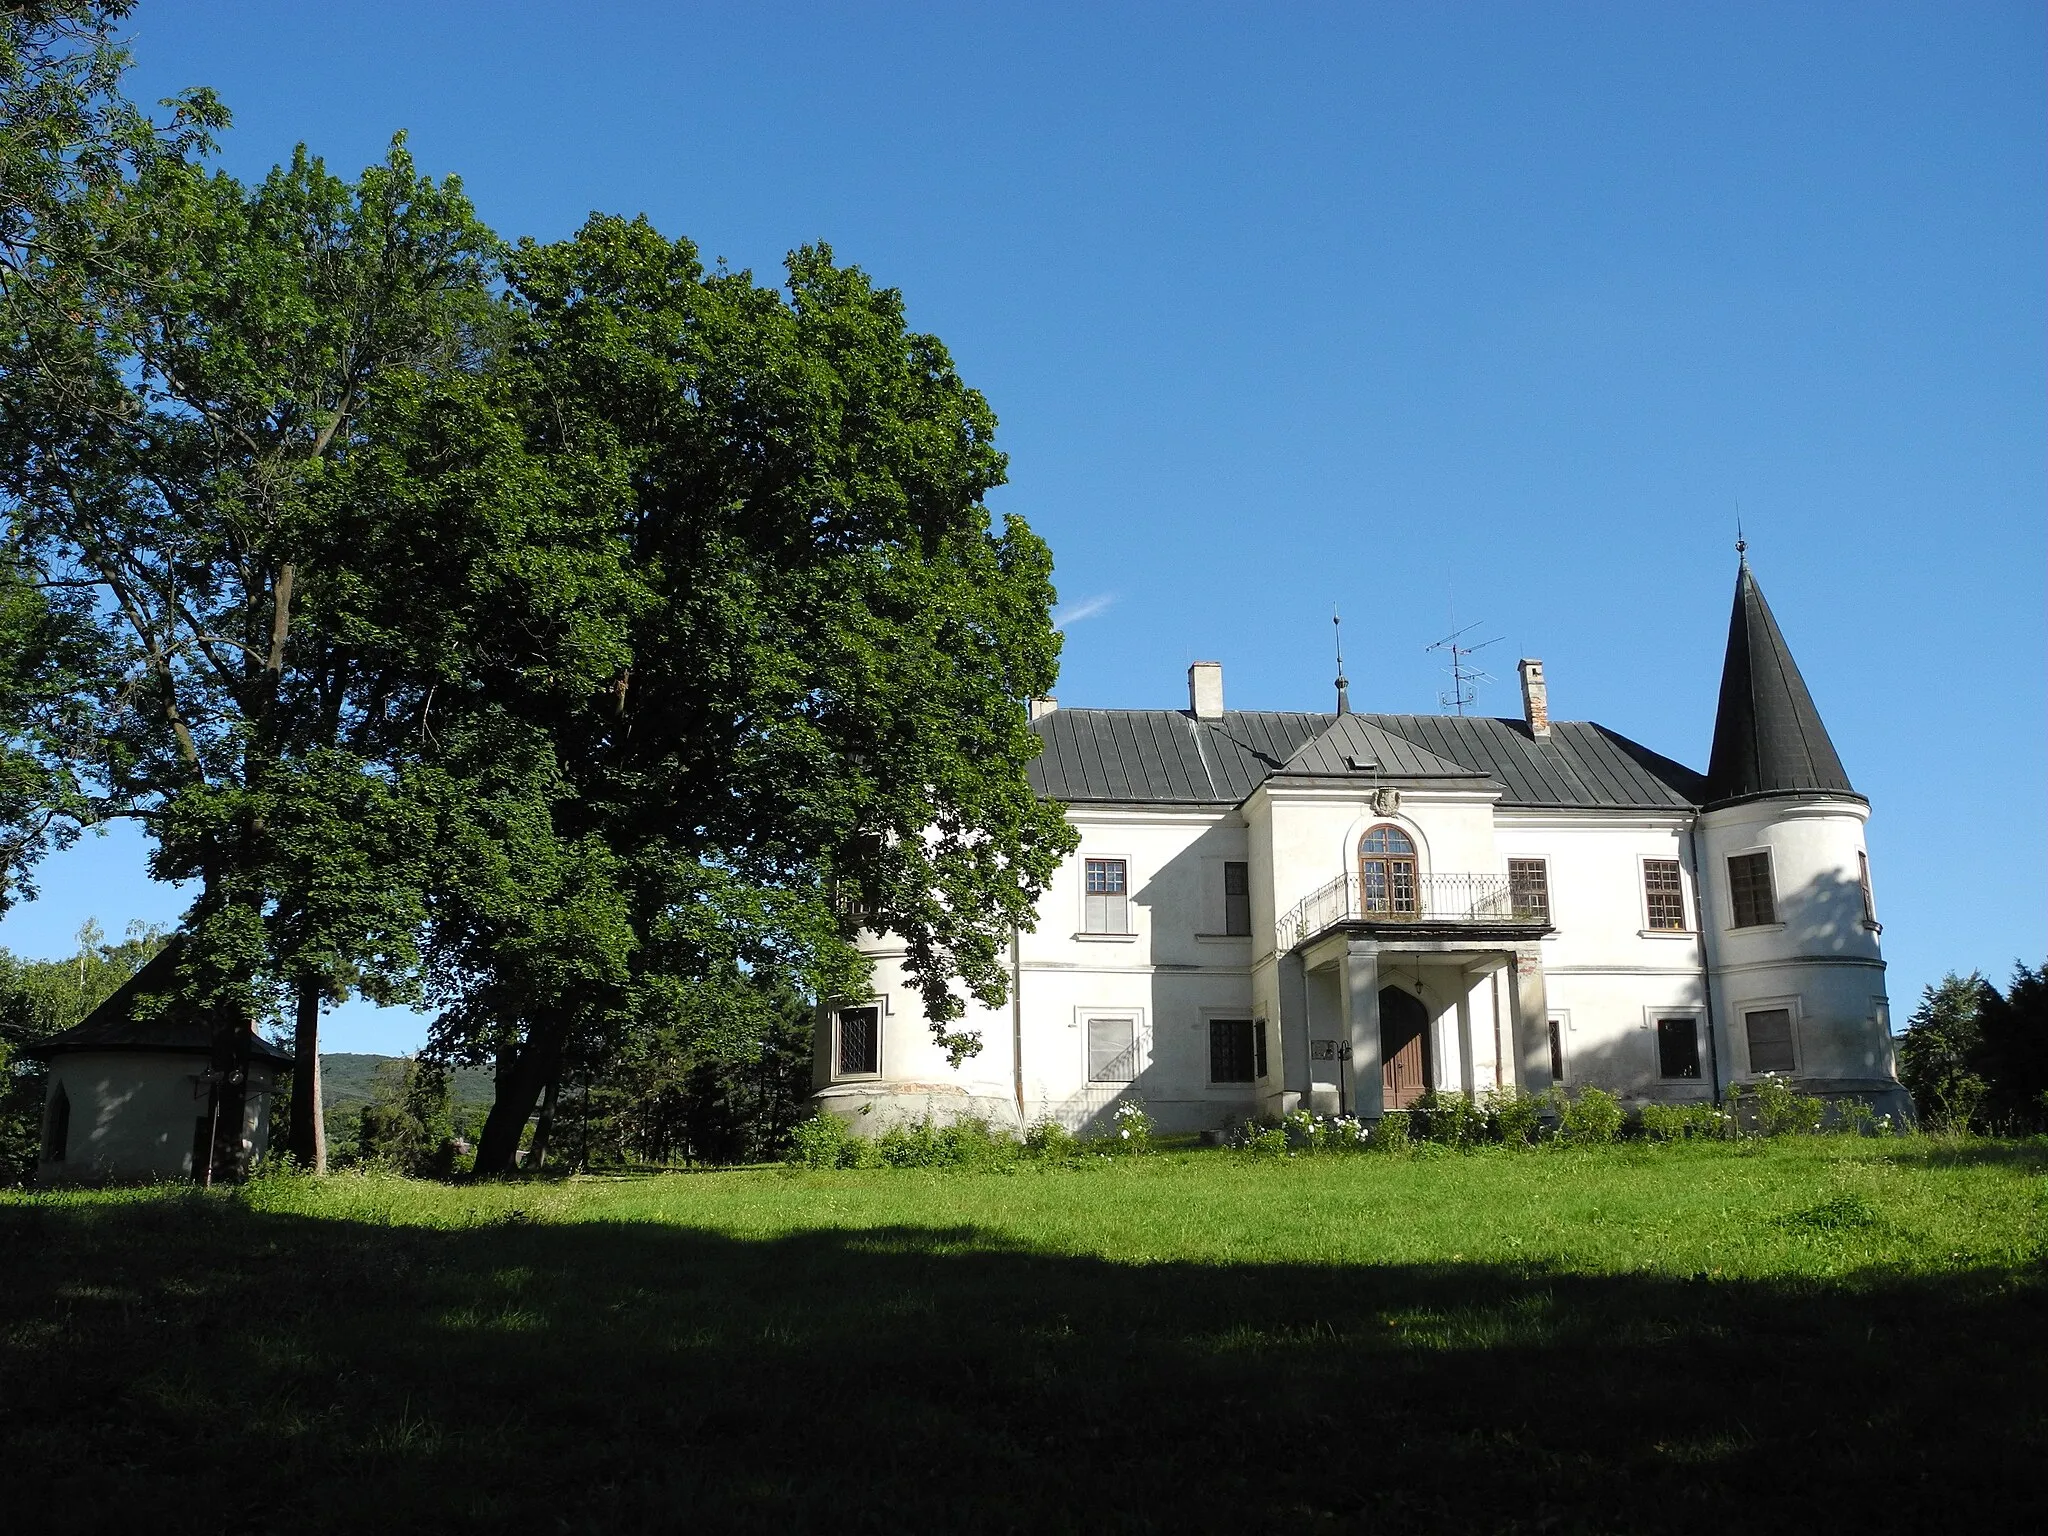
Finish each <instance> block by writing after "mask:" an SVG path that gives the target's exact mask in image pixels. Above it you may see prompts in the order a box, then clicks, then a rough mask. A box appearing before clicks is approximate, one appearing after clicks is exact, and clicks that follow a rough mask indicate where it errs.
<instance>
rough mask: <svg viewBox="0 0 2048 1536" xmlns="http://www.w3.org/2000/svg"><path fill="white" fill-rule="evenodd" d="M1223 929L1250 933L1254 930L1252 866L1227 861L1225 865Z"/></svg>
mask: <svg viewBox="0 0 2048 1536" xmlns="http://www.w3.org/2000/svg"><path fill="white" fill-rule="evenodd" d="M1223 931H1224V932H1225V933H1240V934H1249V933H1250V932H1251V931H1252V867H1251V865H1249V864H1239V863H1236V862H1226V863H1225V864H1224V866H1223Z"/></svg>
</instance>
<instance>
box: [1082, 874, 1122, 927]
mask: <svg viewBox="0 0 2048 1536" xmlns="http://www.w3.org/2000/svg"><path fill="white" fill-rule="evenodd" d="M1087 885H1088V890H1087V905H1086V909H1085V911H1084V912H1083V914H1082V923H1081V931H1082V932H1083V933H1129V932H1130V931H1131V897H1130V891H1129V877H1128V874H1127V872H1126V871H1125V868H1124V861H1123V860H1122V859H1090V860H1088V866H1087Z"/></svg>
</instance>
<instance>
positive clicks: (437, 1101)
mask: <svg viewBox="0 0 2048 1536" xmlns="http://www.w3.org/2000/svg"><path fill="white" fill-rule="evenodd" d="M477 1122H478V1117H477V1115H476V1113H475V1111H474V1109H471V1110H469V1111H468V1113H467V1114H465V1115H464V1116H463V1117H462V1118H461V1119H460V1120H458V1117H457V1112H456V1107H455V1104H454V1100H453V1095H452V1094H451V1092H450V1088H449V1081H448V1074H447V1073H446V1072H444V1071H442V1070H441V1069H440V1068H438V1067H436V1066H434V1065H432V1064H431V1063H426V1062H421V1061H419V1060H418V1059H416V1058H414V1057H411V1056H402V1057H399V1058H398V1059H396V1060H393V1061H386V1062H384V1063H383V1064H381V1065H380V1066H379V1067H378V1069H377V1082H376V1088H375V1090H374V1092H373V1093H372V1096H371V1098H370V1102H369V1103H367V1104H365V1105H363V1106H362V1108H361V1109H360V1110H358V1111H357V1113H356V1134H355V1141H354V1145H353V1146H352V1147H349V1148H347V1149H345V1150H343V1151H342V1153H341V1155H340V1156H338V1157H337V1158H336V1162H337V1163H338V1164H339V1165H341V1166H344V1167H364V1168H380V1169H386V1170H390V1171H392V1172H397V1173H406V1174H411V1175H413V1176H414V1177H423V1178H433V1177H439V1178H445V1177H447V1176H448V1175H449V1174H450V1173H452V1172H455V1171H457V1170H456V1169H455V1168H454V1167H453V1166H452V1164H451V1162H450V1160H449V1159H450V1153H449V1143H451V1142H453V1141H455V1140H456V1139H457V1138H458V1137H462V1138H463V1139H465V1140H466V1139H467V1138H468V1137H469V1136H472V1135H474V1134H475V1130H476V1125H477Z"/></svg>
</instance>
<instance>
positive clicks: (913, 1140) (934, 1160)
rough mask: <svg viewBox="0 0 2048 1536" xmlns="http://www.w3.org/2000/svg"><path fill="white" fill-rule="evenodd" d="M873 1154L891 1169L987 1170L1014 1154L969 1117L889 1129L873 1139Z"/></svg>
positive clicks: (1007, 1143)
mask: <svg viewBox="0 0 2048 1536" xmlns="http://www.w3.org/2000/svg"><path fill="white" fill-rule="evenodd" d="M875 1152H876V1154H877V1155H878V1157H879V1158H880V1160H881V1161H882V1162H883V1163H884V1164H886V1165H887V1166H888V1167H891V1168H989V1167H994V1166H997V1165H999V1164H1002V1163H1007V1162H1009V1161H1010V1160H1012V1159H1013V1158H1014V1157H1015V1156H1016V1155H1017V1149H1016V1144H1015V1143H1014V1142H1012V1141H1011V1140H1010V1139H1009V1138H1008V1137H1007V1136H999V1135H997V1134H996V1132H995V1131H993V1130H991V1129H990V1128H989V1123H988V1122H987V1121H986V1120H982V1119H978V1118H976V1117H974V1116H971V1115H969V1116H963V1117H962V1118H961V1119H958V1120H955V1121H953V1122H952V1123H951V1124H950V1125H939V1124H935V1123H934V1122H933V1121H932V1120H931V1119H929V1118H926V1119H923V1120H916V1121H913V1122H911V1123H909V1124H907V1125H896V1126H891V1127H890V1128H889V1129H888V1130H886V1131H884V1132H883V1133H882V1134H881V1136H880V1137H879V1138H878V1139H877V1140H876V1142H875ZM842 1166H844V1165H842Z"/></svg>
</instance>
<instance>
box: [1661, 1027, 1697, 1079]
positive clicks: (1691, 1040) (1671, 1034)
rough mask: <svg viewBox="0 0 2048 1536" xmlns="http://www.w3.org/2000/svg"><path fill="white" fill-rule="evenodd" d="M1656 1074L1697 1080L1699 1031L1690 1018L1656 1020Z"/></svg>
mask: <svg viewBox="0 0 2048 1536" xmlns="http://www.w3.org/2000/svg"><path fill="white" fill-rule="evenodd" d="M1657 1075H1658V1076H1659V1077H1673V1078H1687V1079H1691V1080H1693V1081H1697V1080H1698V1078H1699V1075H1700V1031H1699V1026H1698V1025H1697V1024H1695V1023H1694V1022H1693V1021H1692V1020H1691V1019H1659V1020H1658V1021H1657Z"/></svg>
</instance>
